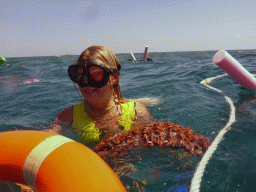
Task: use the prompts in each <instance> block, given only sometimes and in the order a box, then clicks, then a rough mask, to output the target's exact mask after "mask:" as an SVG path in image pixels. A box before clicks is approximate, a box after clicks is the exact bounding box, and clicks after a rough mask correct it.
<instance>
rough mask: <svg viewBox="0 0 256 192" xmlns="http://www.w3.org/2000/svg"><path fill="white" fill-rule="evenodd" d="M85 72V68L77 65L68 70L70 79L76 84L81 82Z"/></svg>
mask: <svg viewBox="0 0 256 192" xmlns="http://www.w3.org/2000/svg"><path fill="white" fill-rule="evenodd" d="M83 72H84V68H83V67H80V66H77V65H72V66H70V67H69V69H68V74H69V77H70V79H71V80H72V81H74V82H75V83H78V82H79V81H80V80H81V78H82V75H83Z"/></svg>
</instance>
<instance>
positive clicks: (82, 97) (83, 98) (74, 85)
mask: <svg viewBox="0 0 256 192" xmlns="http://www.w3.org/2000/svg"><path fill="white" fill-rule="evenodd" d="M73 84H74V87H75V88H76V84H75V83H74V82H73ZM76 91H77V93H78V95H79V96H80V97H81V98H82V99H84V97H82V96H81V94H80V93H79V91H78V90H77V88H76Z"/></svg>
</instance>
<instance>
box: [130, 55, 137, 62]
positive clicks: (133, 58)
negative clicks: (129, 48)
mask: <svg viewBox="0 0 256 192" xmlns="http://www.w3.org/2000/svg"><path fill="white" fill-rule="evenodd" d="M131 57H132V60H133V61H136V58H135V57H134V55H133V53H131Z"/></svg>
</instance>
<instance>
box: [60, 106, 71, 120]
mask: <svg viewBox="0 0 256 192" xmlns="http://www.w3.org/2000/svg"><path fill="white" fill-rule="evenodd" d="M56 118H57V119H58V120H63V121H72V120H73V106H69V107H67V108H65V109H63V110H62V111H61V112H60V113H59V114H58V115H57V117H56Z"/></svg>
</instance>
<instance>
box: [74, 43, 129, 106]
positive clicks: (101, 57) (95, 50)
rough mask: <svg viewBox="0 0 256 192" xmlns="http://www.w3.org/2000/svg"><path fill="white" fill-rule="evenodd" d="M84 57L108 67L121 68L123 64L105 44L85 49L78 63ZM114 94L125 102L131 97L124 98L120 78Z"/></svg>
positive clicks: (120, 100)
mask: <svg viewBox="0 0 256 192" xmlns="http://www.w3.org/2000/svg"><path fill="white" fill-rule="evenodd" d="M83 58H87V59H92V60H95V61H97V62H99V63H101V64H103V65H104V66H106V67H108V68H115V69H118V70H120V69H121V65H120V62H119V60H118V59H117V57H116V55H115V54H114V53H113V52H112V51H111V50H110V49H108V48H106V47H103V46H97V45H94V46H91V47H88V48H87V49H85V50H84V51H83V52H82V53H81V54H80V56H79V58H78V60H77V62H76V64H77V63H78V62H79V61H81V60H82V59H83ZM113 89H114V94H115V95H116V96H117V99H118V101H119V102H121V103H124V102H128V101H130V100H129V99H126V98H123V97H122V96H121V92H120V85H119V80H118V82H117V83H116V85H113Z"/></svg>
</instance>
